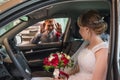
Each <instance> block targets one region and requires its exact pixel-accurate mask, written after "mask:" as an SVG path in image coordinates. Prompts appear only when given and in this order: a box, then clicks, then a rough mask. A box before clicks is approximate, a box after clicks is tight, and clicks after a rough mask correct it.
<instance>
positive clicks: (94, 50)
mask: <svg viewBox="0 0 120 80" xmlns="http://www.w3.org/2000/svg"><path fill="white" fill-rule="evenodd" d="M103 48H108V42H102V43H99V44H98V45H96V46H95V47H93V48H92V51H93V52H96V51H98V50H100V49H103Z"/></svg>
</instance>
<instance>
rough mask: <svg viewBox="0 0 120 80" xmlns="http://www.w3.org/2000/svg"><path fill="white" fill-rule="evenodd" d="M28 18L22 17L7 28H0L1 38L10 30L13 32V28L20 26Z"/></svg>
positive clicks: (7, 25) (6, 26)
mask: <svg viewBox="0 0 120 80" xmlns="http://www.w3.org/2000/svg"><path fill="white" fill-rule="evenodd" d="M27 20H28V17H26V16H22V17H20V18H18V19H16V20H14V21H12V22H10V23H8V24H6V25H5V26H3V27H1V28H0V36H2V35H3V34H5V33H6V32H8V31H9V30H11V29H12V28H14V27H15V26H16V25H17V24H19V23H20V22H22V21H27Z"/></svg>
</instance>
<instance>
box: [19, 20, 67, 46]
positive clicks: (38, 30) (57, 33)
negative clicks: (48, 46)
mask: <svg viewBox="0 0 120 80" xmlns="http://www.w3.org/2000/svg"><path fill="white" fill-rule="evenodd" d="M67 21H68V18H54V19H47V20H43V21H40V22H37V23H36V24H34V25H32V26H29V27H28V28H26V29H25V30H23V31H21V32H20V33H19V34H18V35H21V38H22V43H21V44H24V43H32V44H40V43H50V42H60V41H61V40H62V36H63V34H64V32H65V29H66V25H67Z"/></svg>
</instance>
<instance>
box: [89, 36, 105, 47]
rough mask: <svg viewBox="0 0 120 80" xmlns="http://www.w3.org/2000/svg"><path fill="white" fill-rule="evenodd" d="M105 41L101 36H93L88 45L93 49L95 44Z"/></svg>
mask: <svg viewBox="0 0 120 80" xmlns="http://www.w3.org/2000/svg"><path fill="white" fill-rule="evenodd" d="M101 42H103V40H102V39H101V38H100V36H95V37H91V39H90V40H89V45H88V46H87V47H88V48H89V49H92V48H93V47H94V46H95V45H97V44H99V43H101Z"/></svg>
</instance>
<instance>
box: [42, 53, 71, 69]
mask: <svg viewBox="0 0 120 80" xmlns="http://www.w3.org/2000/svg"><path fill="white" fill-rule="evenodd" d="M43 64H44V68H45V70H47V71H49V69H51V68H53V69H54V68H58V69H60V68H64V67H66V66H67V67H71V66H72V65H73V61H72V60H71V58H70V56H69V55H67V54H66V53H63V52H56V53H52V54H50V55H49V56H48V57H46V58H44V60H43Z"/></svg>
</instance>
